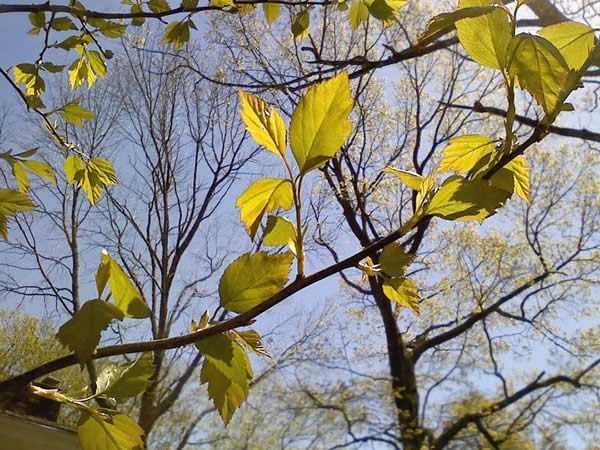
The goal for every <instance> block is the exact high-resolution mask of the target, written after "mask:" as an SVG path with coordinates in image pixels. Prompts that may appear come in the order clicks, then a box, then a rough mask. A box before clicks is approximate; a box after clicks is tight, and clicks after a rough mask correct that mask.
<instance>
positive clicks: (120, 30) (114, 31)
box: [88, 17, 127, 39]
mask: <svg viewBox="0 0 600 450" xmlns="http://www.w3.org/2000/svg"><path fill="white" fill-rule="evenodd" d="M88 23H89V24H90V25H92V26H94V27H96V28H97V29H98V31H100V33H102V34H103V35H104V36H106V37H107V38H111V39H114V38H120V37H122V36H123V35H124V34H125V31H127V25H125V24H122V23H118V22H112V21H110V20H104V19H99V18H91V17H90V18H88Z"/></svg>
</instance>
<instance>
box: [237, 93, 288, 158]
mask: <svg viewBox="0 0 600 450" xmlns="http://www.w3.org/2000/svg"><path fill="white" fill-rule="evenodd" d="M240 100H241V104H242V120H243V121H244V123H245V124H246V128H247V129H248V131H249V132H250V135H251V136H252V138H253V139H254V140H255V141H256V143H257V144H259V145H262V146H264V147H265V148H266V149H267V150H269V151H270V152H273V153H275V154H276V155H280V156H282V157H284V156H285V148H286V138H285V123H284V121H283V118H282V117H281V115H280V114H279V112H277V110H275V109H274V108H272V107H270V106H269V105H268V104H267V102H265V101H264V100H261V99H260V98H258V97H255V96H254V95H252V94H248V93H246V92H244V91H242V90H240Z"/></svg>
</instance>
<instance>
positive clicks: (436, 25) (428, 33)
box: [419, 5, 499, 42]
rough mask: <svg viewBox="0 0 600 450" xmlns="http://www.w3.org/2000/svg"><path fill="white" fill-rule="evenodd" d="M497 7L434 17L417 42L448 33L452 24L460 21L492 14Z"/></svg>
mask: <svg viewBox="0 0 600 450" xmlns="http://www.w3.org/2000/svg"><path fill="white" fill-rule="evenodd" d="M498 7H499V6H498V5H486V6H470V7H467V8H459V9H457V10H456V11H452V12H448V13H442V14H438V15H437V16H434V17H433V18H432V19H431V20H430V21H429V23H428V24H427V30H425V32H424V33H423V34H421V35H420V36H419V41H421V42H422V41H425V40H428V39H431V38H434V37H436V36H437V35H438V34H443V33H445V32H447V31H449V30H450V29H451V28H452V27H454V24H455V23H456V22H457V21H458V20H461V19H468V18H473V17H479V16H481V15H483V14H487V13H489V12H492V11H493V10H494V9H496V8H498Z"/></svg>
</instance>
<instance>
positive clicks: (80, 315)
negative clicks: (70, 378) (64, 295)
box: [56, 299, 124, 365]
mask: <svg viewBox="0 0 600 450" xmlns="http://www.w3.org/2000/svg"><path fill="white" fill-rule="evenodd" d="M123 317H124V315H123V313H122V312H121V311H120V310H119V309H118V308H117V307H116V306H115V305H113V304H112V303H108V302H105V301H103V300H100V299H96V300H90V301H87V302H85V303H84V304H83V305H82V306H81V309H80V310H79V311H77V313H76V314H75V315H74V316H73V317H72V318H71V319H69V320H68V321H67V322H65V323H64V324H63V325H62V326H61V327H60V328H59V329H58V333H57V334H56V337H57V338H58V340H59V341H60V342H61V344H63V345H64V346H66V347H69V349H70V350H71V351H72V352H74V353H75V354H76V355H77V359H78V360H79V362H80V364H81V365H83V364H84V363H85V362H86V361H88V360H89V359H90V357H91V356H92V354H93V353H94V350H96V347H97V346H98V343H99V342H100V334H101V333H102V331H103V330H106V328H107V327H108V325H109V324H110V322H112V321H113V320H115V319H116V320H123Z"/></svg>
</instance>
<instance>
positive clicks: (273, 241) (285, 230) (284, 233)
mask: <svg viewBox="0 0 600 450" xmlns="http://www.w3.org/2000/svg"><path fill="white" fill-rule="evenodd" d="M290 240H291V241H295V240H296V227H295V226H294V224H293V223H292V222H290V221H289V220H287V219H286V218H285V217H281V216H269V217H268V218H267V226H266V228H265V234H264V236H263V244H264V245H269V246H274V247H276V246H279V245H287V243H288V242H289V241H290Z"/></svg>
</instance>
